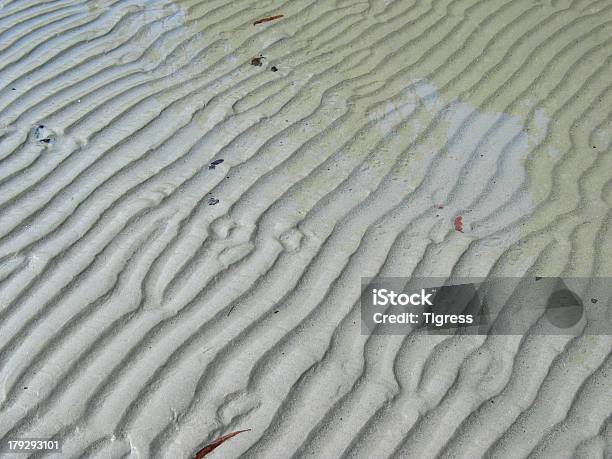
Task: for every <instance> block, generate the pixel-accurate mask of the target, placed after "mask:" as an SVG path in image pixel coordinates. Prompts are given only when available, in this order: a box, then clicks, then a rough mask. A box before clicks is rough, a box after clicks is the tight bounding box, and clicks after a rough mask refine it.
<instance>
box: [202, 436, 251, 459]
mask: <svg viewBox="0 0 612 459" xmlns="http://www.w3.org/2000/svg"><path fill="white" fill-rule="evenodd" d="M250 430H251V429H244V430H237V431H236V432H231V433H228V434H226V435H223V436H222V437H219V438H217V439H216V440H214V441H213V442H212V443H210V444H208V445H206V446H205V447H204V448H202V449H201V450H200V451H198V452H197V453H196V455H195V457H194V458H193V459H202V458H203V457H204V456H206V455H207V454H208V453H211V452H212V451H213V450H214V449H215V448H217V447H218V446H220V445H221V444H222V443H223V442H225V441H227V440H229V439H230V438H232V437H235V436H236V435H238V434H241V433H242V432H248V431H250Z"/></svg>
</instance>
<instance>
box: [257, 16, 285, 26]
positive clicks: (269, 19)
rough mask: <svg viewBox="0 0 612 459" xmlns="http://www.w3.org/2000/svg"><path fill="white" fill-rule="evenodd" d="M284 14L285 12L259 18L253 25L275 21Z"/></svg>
mask: <svg viewBox="0 0 612 459" xmlns="http://www.w3.org/2000/svg"><path fill="white" fill-rule="evenodd" d="M284 16H285V15H284V14H277V15H276V16H270V17H267V18H263V19H258V20H257V21H255V22H254V23H253V25H257V24H263V23H264V22H270V21H274V20H276V19H280V18H282V17H284Z"/></svg>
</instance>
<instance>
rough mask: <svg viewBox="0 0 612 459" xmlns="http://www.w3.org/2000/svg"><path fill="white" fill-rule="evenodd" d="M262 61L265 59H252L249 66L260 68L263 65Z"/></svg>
mask: <svg viewBox="0 0 612 459" xmlns="http://www.w3.org/2000/svg"><path fill="white" fill-rule="evenodd" d="M264 59H265V57H263V56H259V57H254V58H253V59H251V65H254V66H255V67H261V66H262V65H263V60H264Z"/></svg>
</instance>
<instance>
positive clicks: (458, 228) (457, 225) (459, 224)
mask: <svg viewBox="0 0 612 459" xmlns="http://www.w3.org/2000/svg"><path fill="white" fill-rule="evenodd" d="M462 218H463V217H461V215H459V216H457V217H455V230H456V231H461V232H462V233H463V222H462V221H461V220H462Z"/></svg>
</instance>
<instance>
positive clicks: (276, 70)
mask: <svg viewBox="0 0 612 459" xmlns="http://www.w3.org/2000/svg"><path fill="white" fill-rule="evenodd" d="M270 70H272V71H273V72H278V68H277V67H276V65H273V66H272V67H270Z"/></svg>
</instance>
